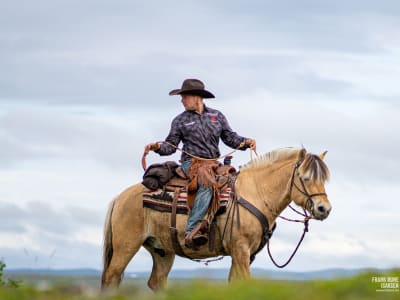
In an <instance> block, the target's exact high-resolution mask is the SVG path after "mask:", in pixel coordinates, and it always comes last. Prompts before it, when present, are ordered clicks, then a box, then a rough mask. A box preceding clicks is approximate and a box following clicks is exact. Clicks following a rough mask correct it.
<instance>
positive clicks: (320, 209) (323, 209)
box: [318, 205, 326, 213]
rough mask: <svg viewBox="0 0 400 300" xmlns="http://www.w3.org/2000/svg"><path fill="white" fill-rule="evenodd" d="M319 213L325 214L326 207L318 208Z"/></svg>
mask: <svg viewBox="0 0 400 300" xmlns="http://www.w3.org/2000/svg"><path fill="white" fill-rule="evenodd" d="M318 211H319V212H320V213H325V211H326V210H325V207H324V206H322V205H320V206H318Z"/></svg>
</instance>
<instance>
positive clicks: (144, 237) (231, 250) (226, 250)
mask: <svg viewBox="0 0 400 300" xmlns="http://www.w3.org/2000/svg"><path fill="white" fill-rule="evenodd" d="M325 153H326V152H324V153H323V154H321V155H319V156H318V155H314V154H311V153H307V152H306V150H305V149H294V148H285V149H280V150H275V151H272V152H269V153H267V154H264V155H261V156H258V157H257V158H256V159H254V160H252V161H251V162H249V163H248V164H247V165H245V166H243V167H242V168H241V170H240V173H239V175H238V176H237V180H236V185H235V192H236V197H234V198H233V199H231V200H230V205H234V204H235V203H234V202H236V203H238V202H240V200H241V201H242V202H241V204H243V203H244V202H247V203H250V204H249V205H250V206H252V207H253V208H255V209H256V210H258V212H259V213H261V215H263V216H265V218H264V219H265V221H267V222H264V223H266V224H268V225H267V226H268V227H269V228H267V232H268V233H271V232H272V229H273V227H274V225H275V219H276V218H277V217H278V216H279V214H280V213H281V212H282V211H283V210H284V209H285V208H286V207H287V206H288V205H289V204H290V202H291V201H294V203H295V204H296V205H298V206H300V207H303V208H304V209H306V210H307V211H308V212H309V213H310V214H311V217H312V218H314V219H317V220H324V219H325V218H327V217H328V215H329V212H330V211H331V205H330V203H329V200H328V198H327V195H326V193H325V187H324V184H325V181H326V180H327V179H328V177H329V171H328V168H327V166H326V164H325V163H324V162H323V158H324V156H325ZM143 190H144V187H143V185H142V184H140V183H139V184H136V185H133V186H131V187H129V188H127V189H126V190H125V191H123V192H122V193H121V194H120V195H119V196H118V197H117V198H116V199H114V200H113V201H112V202H111V204H110V207H109V210H108V213H107V217H106V221H105V228H104V253H103V254H104V269H103V275H102V287H103V288H106V287H109V286H118V284H119V283H120V281H121V278H122V274H123V272H124V270H125V268H126V266H127V264H128V263H129V261H130V260H131V259H132V257H133V256H134V255H135V254H136V253H137V251H138V250H139V249H140V247H141V246H143V247H144V248H145V249H147V250H148V251H149V252H150V254H151V256H152V258H153V269H152V272H151V276H150V278H149V280H148V286H149V287H150V288H151V289H153V290H156V289H159V288H160V287H162V286H163V285H164V284H165V283H166V280H167V277H168V274H169V272H170V270H171V268H172V265H173V262H174V258H175V255H176V253H175V250H174V247H173V243H172V240H171V235H170V224H171V213H166V212H159V211H156V210H152V209H150V208H146V207H143V200H142V193H143ZM249 205H247V207H246V205H237V207H236V208H235V210H237V211H238V212H237V213H236V214H230V213H224V214H222V215H219V216H218V217H217V220H216V223H217V230H216V238H215V247H214V250H213V251H210V249H209V247H207V245H204V246H201V247H200V249H197V250H196V251H195V250H192V249H188V248H185V246H183V245H184V235H185V227H186V223H187V215H182V214H180V215H177V216H176V228H177V229H178V232H179V234H178V238H179V242H180V244H181V246H182V249H183V250H184V254H185V255H186V257H188V258H191V259H204V258H209V257H215V256H219V255H222V256H231V257H232V265H231V268H230V272H229V280H234V279H245V278H248V277H250V261H251V258H254V254H256V253H257V252H258V251H259V250H261V248H262V247H263V246H264V245H265V242H264V243H263V240H264V241H265V236H266V230H265V228H264V229H263V226H262V222H261V221H260V219H259V217H257V216H256V215H255V214H254V213H252V212H251V209H249V208H248V206H249ZM253 210H254V209H253ZM228 211H230V210H229V205H228V209H227V212H228ZM226 224H234V225H232V226H226ZM239 224H240V226H238V225H239ZM225 230H226V232H225Z"/></svg>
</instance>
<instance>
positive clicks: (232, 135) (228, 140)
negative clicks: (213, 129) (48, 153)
mask: <svg viewBox="0 0 400 300" xmlns="http://www.w3.org/2000/svg"><path fill="white" fill-rule="evenodd" d="M219 115H220V122H221V126H222V131H221V140H222V141H223V142H224V144H225V145H227V146H229V147H231V148H233V149H239V150H245V149H247V148H249V146H248V145H242V146H241V147H240V148H239V146H240V144H241V143H244V142H245V141H246V139H247V138H246V137H243V136H240V135H238V134H237V133H236V132H234V131H233V130H232V129H231V127H230V126H229V123H228V120H227V119H226V117H225V116H224V115H223V114H222V113H219Z"/></svg>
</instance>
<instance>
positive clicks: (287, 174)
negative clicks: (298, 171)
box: [236, 161, 295, 221]
mask: <svg viewBox="0 0 400 300" xmlns="http://www.w3.org/2000/svg"><path fill="white" fill-rule="evenodd" d="M294 163H295V162H293V161H285V162H282V163H276V164H273V165H270V166H266V167H256V168H254V169H253V168H250V169H247V170H244V171H243V172H241V174H240V176H239V177H238V179H237V184H236V187H237V192H238V195H239V196H240V197H243V198H245V199H246V200H247V201H249V202H251V203H253V204H254V205H255V206H256V207H257V208H258V209H259V210H261V211H262V212H263V213H264V214H265V215H266V216H267V217H268V219H269V220H270V221H273V220H275V218H276V217H277V216H278V215H279V214H280V213H281V212H282V211H283V210H284V209H285V208H286V207H287V206H288V205H289V203H290V198H289V194H288V192H289V185H290V181H291V177H292V172H293V165H294Z"/></svg>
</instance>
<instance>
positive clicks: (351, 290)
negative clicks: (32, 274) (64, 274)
mask: <svg viewBox="0 0 400 300" xmlns="http://www.w3.org/2000/svg"><path fill="white" fill-rule="evenodd" d="M375 276H385V277H397V278H398V279H400V270H392V271H389V272H386V273H384V274H377V273H376V272H375V273H364V274H361V275H358V276H355V277H351V278H339V279H335V280H312V281H282V280H279V281H278V280H268V279H254V280H249V281H242V282H237V283H233V284H227V283H226V282H224V281H210V280H194V281H192V280H180V281H179V280H171V281H170V283H169V284H168V285H167V287H166V289H165V290H164V291H162V292H159V293H157V294H154V293H152V292H151V291H149V290H148V288H146V287H145V285H144V284H145V282H144V281H143V280H141V281H140V280H139V282H138V281H137V280H134V279H127V280H125V282H124V283H123V284H122V286H121V288H120V289H119V290H118V291H114V292H111V293H108V294H102V295H101V294H99V291H98V288H97V285H98V281H97V279H96V278H91V279H89V280H88V279H87V278H86V279H85V278H73V279H71V278H58V279H57V280H56V281H52V282H51V283H49V282H47V283H46V281H44V279H43V278H42V279H40V278H39V279H36V281H33V280H28V281H25V279H23V282H24V283H23V284H21V286H20V287H18V288H12V287H1V288H0V299H2V300H3V299H4V300H14V299H15V300H16V299H18V300H28V299H29V300H35V299H37V300H50V299H51V300H64V299H65V300H72V299H73V300H88V299H104V300H111V299H112V300H125V299H140V300H142V299H143V300H180V299H184V300H203V299H207V300H214V299H215V300H222V299H234V300H253V299H270V300H274V299H279V300H284V299H291V300H292V299H296V300H303V299H304V300H305V299H307V300H312V299H324V300H331V299H332V300H333V299H335V300H336V299H340V300H347V299H349V300H350V299H351V300H353V299H354V300H356V299H363V300H369V299H385V300H390V299H400V292H399V291H398V290H397V291H391V292H388V291H387V292H377V291H376V290H377V289H379V287H380V284H378V283H375V282H372V277H375ZM95 280H96V281H95Z"/></svg>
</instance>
